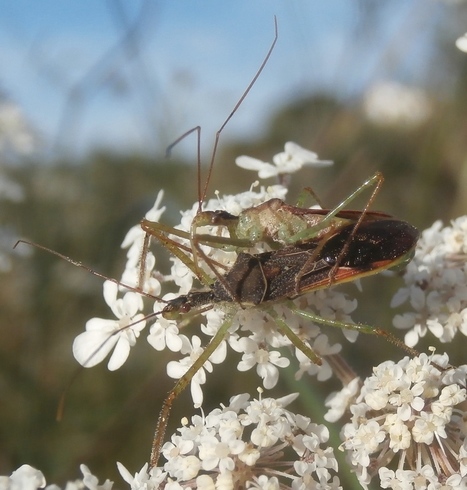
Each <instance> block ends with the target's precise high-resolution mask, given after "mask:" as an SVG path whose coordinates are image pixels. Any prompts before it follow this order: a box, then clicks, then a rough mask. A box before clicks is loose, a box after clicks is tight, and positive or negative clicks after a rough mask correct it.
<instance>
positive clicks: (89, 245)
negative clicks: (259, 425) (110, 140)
mask: <svg viewBox="0 0 467 490" xmlns="http://www.w3.org/2000/svg"><path fill="white" fill-rule="evenodd" d="M454 99H455V102H454ZM431 103H432V105H433V107H434V110H433V112H432V115H431V117H430V118H429V119H427V120H426V121H425V122H424V123H423V124H421V125H419V126H417V127H413V128H407V127H400V126H399V127H397V126H384V127H383V126H378V125H376V124H372V123H369V122H368V120H366V119H365V117H364V116H363V114H362V112H361V109H360V108H359V107H358V106H357V105H355V106H353V105H352V104H348V103H347V104H344V103H343V102H341V101H339V100H337V99H335V98H333V97H332V96H331V95H329V94H322V95H317V96H314V97H311V98H309V99H306V100H299V101H295V102H294V103H293V104H292V105H290V106H288V107H285V108H283V110H281V111H280V112H279V113H277V114H276V115H275V117H274V118H273V119H272V121H271V123H270V126H269V128H267V129H266V130H265V131H264V133H263V137H262V138H261V139H260V140H258V141H249V142H245V141H237V142H235V143H231V144H227V142H226V141H223V142H222V144H221V152H220V153H219V155H218V158H217V159H216V164H215V168H214V174H213V178H212V181H211V183H210V186H209V192H208V197H211V196H213V193H214V191H215V190H216V189H218V190H219V191H220V192H221V193H237V192H241V191H245V190H247V189H248V188H249V187H250V185H251V182H252V181H253V180H255V178H256V175H255V174H252V173H251V172H248V171H246V170H242V169H239V168H237V167H236V166H235V164H234V158H235V157H236V156H238V155H241V154H247V155H251V156H254V157H256V158H259V159H262V160H266V161H270V159H271V157H272V155H273V154H275V153H277V152H279V151H281V150H282V149H283V145H284V143H285V142H286V141H289V140H291V141H295V142H297V143H299V144H300V145H302V146H304V147H305V148H310V149H313V150H314V151H316V152H317V153H318V154H319V156H320V157H321V158H324V159H332V160H334V162H335V164H334V166H333V167H331V168H329V169H323V170H311V169H304V170H303V171H302V172H301V173H300V174H298V175H296V176H293V178H292V183H291V190H290V194H289V199H288V201H289V202H292V203H293V202H294V201H295V199H296V198H297V196H298V194H299V192H300V190H301V189H302V188H303V187H304V185H308V186H311V187H312V188H313V189H314V190H315V191H316V193H317V194H318V195H319V196H320V197H321V200H322V202H323V204H324V205H325V206H328V207H330V206H332V205H334V204H336V203H338V202H340V201H341V200H342V199H344V198H345V197H346V196H347V195H348V194H349V193H350V192H351V191H353V190H354V189H355V188H356V187H357V186H358V185H359V184H361V183H362V182H363V181H364V180H365V179H366V178H367V177H368V176H370V175H371V174H373V173H374V171H376V170H380V171H382V172H383V174H384V175H385V178H386V181H385V183H384V186H383V189H382V191H381V192H380V194H379V195H378V197H377V199H376V202H375V203H374V205H373V206H372V208H373V209H378V210H384V211H385V212H388V213H391V214H394V215H395V216H397V217H399V218H401V219H404V220H407V221H409V222H411V223H413V224H414V225H416V226H418V227H419V228H420V229H423V228H424V227H427V226H429V225H431V223H432V222H433V221H434V220H436V219H443V220H445V222H447V220H449V219H450V218H453V217H456V216H457V215H458V214H463V213H465V206H466V200H467V196H466V189H467V182H466V179H467V170H466V166H465V162H466V156H467V138H466V129H467V124H466V116H465V114H466V111H465V105H466V98H465V96H463V97H455V98H454V97H453V98H440V99H435V98H434V97H433V98H432V100H431ZM193 163H194V162H190V163H187V162H180V161H165V160H163V159H162V158H161V159H152V158H146V157H141V156H137V155H127V156H122V155H114V154H111V153H99V154H94V155H92V156H90V157H89V158H87V159H85V160H83V161H80V162H69V161H63V162H58V163H56V164H54V165H43V164H41V162H37V163H35V164H27V165H24V166H16V167H14V168H10V169H9V175H10V177H11V178H12V179H14V180H16V181H17V182H18V183H20V184H21V185H22V186H23V188H24V191H25V195H26V199H25V200H24V201H23V202H21V203H20V204H13V203H11V204H9V203H5V204H2V211H1V217H2V220H3V221H4V222H6V223H12V224H13V225H14V226H15V227H16V229H17V230H19V232H20V235H21V236H22V237H24V238H27V239H30V240H33V241H35V242H38V243H40V244H42V245H45V246H47V247H50V248H51V249H53V250H56V251H59V252H61V253H63V254H65V255H67V256H70V257H72V258H73V259H75V260H80V261H82V262H83V263H84V264H86V265H87V266H89V267H91V268H93V269H95V270H97V271H99V272H102V273H104V274H107V275H109V276H111V277H117V278H118V277H119V276H120V273H121V271H122V266H123V263H124V260H125V252H124V251H122V250H121V249H120V243H121V242H122V239H123V237H124V236H125V233H126V231H127V230H128V229H129V228H130V227H131V226H133V225H134V224H136V223H138V221H139V220H140V219H141V217H142V216H143V215H144V213H145V212H146V211H147V210H148V209H149V208H150V207H151V206H152V203H153V202H154V200H155V198H156V195H157V193H158V191H159V190H160V189H164V191H165V197H164V201H163V202H164V204H165V205H166V206H167V212H166V213H165V214H164V216H163V221H164V223H168V224H175V223H176V222H177V220H178V212H179V210H183V209H186V208H187V207H188V206H191V205H192V203H193V202H195V201H196V199H197V190H196V179H197V175H196V170H195V165H193ZM271 183H272V181H271ZM365 198H366V199H368V195H366V196H362V197H361V199H359V200H358V202H355V203H353V205H352V207H353V208H356V209H359V208H361V207H362V206H363V204H364V200H365ZM20 246H21V247H26V245H20ZM31 252H32V255H31V256H30V257H26V258H16V259H15V263H14V267H13V269H12V270H11V271H10V272H9V273H5V274H3V275H2V276H0V281H1V289H0V325H1V332H2V333H1V339H2V341H1V342H0V363H1V364H0V391H1V396H2V403H1V405H0V418H1V421H2V423H1V425H0V467H1V469H2V474H8V473H9V470H10V471H11V469H14V468H16V467H18V466H19V465H21V464H23V463H29V464H31V465H33V466H35V467H38V468H40V469H41V470H42V471H44V473H45V474H46V476H47V479H48V481H54V482H57V483H63V482H64V481H66V479H70V478H73V477H75V476H76V477H77V476H78V474H77V469H78V464H79V463H86V464H88V465H89V466H90V467H91V470H92V471H93V473H94V474H97V475H99V476H100V477H101V478H104V477H109V478H111V479H112V478H113V479H114V480H118V479H119V477H118V476H117V473H116V467H115V463H114V462H115V461H121V462H123V463H124V464H125V465H126V466H127V467H128V468H130V469H131V471H136V470H138V469H139V468H140V466H141V462H142V461H145V460H146V459H147V458H148V455H149V450H150V445H151V441H152V436H153V430H154V428H155V424H156V419H157V414H158V410H159V408H160V406H161V402H162V399H163V397H164V395H165V394H166V393H167V391H168V390H169V389H170V387H171V386H172V383H173V382H172V380H170V379H169V378H167V377H166V375H165V364H166V363H167V361H168V360H169V359H172V358H175V357H176V356H170V354H166V353H159V352H156V351H154V350H153V349H152V348H151V347H150V346H149V345H148V344H147V342H146V341H145V340H144V339H142V340H141V341H140V343H139V344H138V346H137V347H136V348H135V349H134V350H133V351H132V353H131V355H130V359H129V361H128V362H127V363H126V364H125V365H124V367H122V368H121V369H120V370H119V371H117V372H115V373H110V372H108V371H107V369H106V367H105V364H104V365H101V366H98V367H96V368H93V369H92V370H83V371H81V372H79V375H78V376H77V377H76V378H75V377H74V374H75V372H76V362H75V361H74V360H73V358H72V354H71V344H72V341H73V338H74V337H75V336H76V335H77V334H78V333H80V332H81V331H83V329H84V324H85V322H86V321H87V320H88V319H89V318H91V317H93V316H100V317H103V318H106V317H108V318H111V312H110V311H108V308H107V307H106V305H105V303H104V301H103V299H102V288H101V285H102V281H101V280H100V279H98V278H96V277H94V276H92V275H91V274H89V273H87V272H86V271H85V270H81V269H78V268H75V267H73V266H72V265H71V264H69V263H67V262H65V261H62V260H60V259H58V258H57V257H55V256H53V255H51V254H47V253H45V252H43V251H42V250H38V249H31ZM168 255H169V254H168V252H167V251H166V250H160V253H159V256H158V260H161V261H162V262H161V263H162V267H163V268H164V269H165V271H167V270H168V266H169V261H168ZM401 284H402V283H401V281H400V279H398V278H397V277H395V278H389V279H387V278H385V277H383V276H377V277H374V278H370V279H367V280H364V281H363V284H362V285H363V293H359V292H358V291H357V289H356V288H355V287H354V286H352V285H350V286H348V287H347V290H348V291H349V292H350V294H352V295H354V296H356V297H357V298H358V300H359V308H358V312H357V314H356V315H355V316H354V318H355V320H360V321H365V322H370V323H374V324H378V325H380V326H382V327H384V328H386V329H391V328H392V325H391V317H392V316H393V314H394V312H393V311H390V309H389V306H388V305H389V301H390V298H391V296H392V294H393V293H394V292H395V291H396V290H397V288H398V287H399V286H401ZM194 331H195V329H193V330H192V333H194ZM398 335H400V336H402V334H401V333H400V332H399V333H398ZM143 337H144V335H143ZM336 338H337V339H339V340H342V335H341V333H340V332H337V337H336ZM343 342H344V343H345V341H343ZM429 343H430V342H428V344H429ZM458 344H461V343H458ZM422 347H423V346H422ZM425 347H426V345H425ZM450 348H451V349H452V348H455V347H453V346H450ZM457 348H458V349H459V350H458V352H457V355H458V356H461V355H462V345H459V346H458V347H457ZM450 352H451V353H452V350H451V351H450ZM346 354H347V355H348V358H349V361H355V362H356V366H354V369H356V370H357V371H359V372H361V374H362V375H365V374H368V373H369V369H371V366H372V363H378V362H380V361H382V360H383V359H386V358H396V359H398V358H400V357H401V356H403V355H404V353H403V352H399V351H397V350H395V349H394V348H393V347H392V346H389V345H388V344H386V343H385V342H384V340H382V339H380V338H374V337H370V336H367V337H366V338H363V336H360V338H359V339H358V341H357V343H356V344H354V345H348V344H346ZM229 355H230V356H231V357H230V359H232V358H234V356H232V353H231V352H230V353H229ZM453 355H454V358H456V356H455V353H454V354H453ZM459 358H461V357H459ZM232 362H233V361H232ZM231 366H233V364H231ZM215 371H216V372H215V373H214V375H212V376H209V378H208V383H207V385H206V393H207V394H206V400H207V401H206V405H205V407H204V410H205V411H208V410H209V409H211V408H212V407H213V406H214V405H218V404H219V402H224V403H225V402H227V401H228V399H229V397H230V396H231V395H233V394H235V393H238V392H245V391H250V393H252V395H255V394H256V391H255V390H256V386H258V385H259V384H260V381H259V380H258V379H257V377H256V375H255V374H252V373H239V374H238V375H237V374H236V375H235V376H232V367H230V368H229V367H228V366H222V367H220V368H219V367H216V369H215ZM292 378H293V376H291V375H290V376H284V377H283V378H282V380H281V383H282V386H278V387H277V389H276V390H274V392H275V393H276V394H280V393H282V394H283V393H285V392H286V390H293V391H296V390H299V391H302V392H303V393H304V394H307V393H308V399H306V397H305V399H304V401H302V404H305V403H306V404H307V405H306V406H305V405H302V406H301V407H300V408H299V410H300V411H301V412H302V413H306V414H309V415H311V414H312V413H313V416H315V417H316V418H317V422H320V421H321V420H320V419H319V417H320V416H321V415H320V414H319V410H318V411H317V412H316V414H315V412H313V410H314V408H313V407H312V406H311V404H312V403H314V402H317V401H319V400H322V399H324V397H325V396H326V395H325V393H327V392H328V391H329V389H330V387H331V386H332V387H333V388H334V389H337V388H338V386H337V385H336V384H330V383H328V384H322V383H318V382H317V381H316V379H310V378H306V379H303V380H302V383H301V384H298V383H296V382H295V381H294V380H293V379H292ZM226 379H228V380H229V381H228V383H226V382H225V380H226ZM71 380H73V383H72V385H71V386H69V385H70V381H71ZM67 387H69V388H70V389H69V390H68V392H67V397H66V408H65V415H64V420H63V421H62V422H61V423H57V422H55V413H56V407H57V404H58V401H59V398H60V396H61V394H62V391H63V389H65V388H67ZM321 390H324V391H322V392H321ZM182 398H183V399H184V400H186V401H187V403H184V402H183V401H178V402H176V404H175V409H174V414H173V417H172V420H171V427H172V428H173V427H176V426H177V425H178V424H179V420H180V418H181V417H182V416H183V415H190V414H186V412H184V411H183V410H182V409H183V406H184V405H185V406H186V405H187V404H188V402H189V394H187V393H185V394H184V395H183V397H182ZM308 404H309V405H308ZM317 405H318V406H319V403H317ZM169 433H170V432H169ZM347 488H348V487H347Z"/></svg>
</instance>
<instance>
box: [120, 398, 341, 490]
mask: <svg viewBox="0 0 467 490" xmlns="http://www.w3.org/2000/svg"><path fill="white" fill-rule="evenodd" d="M296 397H297V395H289V396H287V397H284V398H281V399H277V400H276V399H273V398H263V399H261V398H260V399H259V400H249V395H247V394H244V395H237V396H235V397H232V398H231V400H230V404H229V405H228V406H222V408H219V409H215V410H213V411H212V412H211V413H209V414H208V415H207V416H205V417H201V416H199V415H197V416H194V417H193V418H192V424H191V425H188V424H185V425H184V426H183V427H181V428H180V429H178V434H177V435H173V436H172V439H171V442H167V443H166V444H165V445H164V447H163V450H162V453H163V455H164V457H165V458H166V459H167V463H166V464H165V465H164V468H163V469H162V468H153V470H151V472H150V473H148V472H147V466H145V467H143V469H142V470H141V471H140V472H138V473H137V474H136V475H135V476H134V477H132V476H131V475H130V473H129V472H128V471H127V470H126V469H125V468H124V467H123V466H122V465H121V464H119V470H120V473H121V474H122V476H123V477H124V478H125V480H126V481H127V482H128V483H129V484H130V485H131V488H132V490H137V489H142V488H144V489H147V490H152V489H157V488H161V489H165V490H181V489H186V488H197V489H201V490H202V489H204V490H211V489H214V488H216V489H219V490H224V489H225V490H228V489H233V488H251V489H255V488H256V489H268V490H279V489H282V488H291V489H293V490H306V489H311V488H322V489H328V490H334V489H336V490H337V489H339V488H341V487H340V484H339V479H338V477H337V476H336V475H335V473H336V472H337V461H336V459H335V458H334V453H333V450H332V448H330V447H327V446H325V447H322V446H323V445H324V444H326V443H327V441H328V438H329V433H328V430H327V428H326V427H325V426H323V425H317V424H313V423H311V421H310V419H309V418H308V417H304V416H302V415H295V414H293V413H292V412H290V411H288V410H286V409H285V408H284V407H285V406H286V405H288V404H289V403H291V402H292V401H293V400H294V399H295V398H296Z"/></svg>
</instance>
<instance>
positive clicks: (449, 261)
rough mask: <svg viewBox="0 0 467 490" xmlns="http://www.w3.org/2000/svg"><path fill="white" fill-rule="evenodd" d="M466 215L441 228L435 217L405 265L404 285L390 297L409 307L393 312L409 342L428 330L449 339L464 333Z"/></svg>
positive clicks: (466, 312)
mask: <svg viewBox="0 0 467 490" xmlns="http://www.w3.org/2000/svg"><path fill="white" fill-rule="evenodd" d="M466 259H467V216H462V217H460V218H457V219H456V220H454V221H452V223H451V226H446V227H444V228H443V225H442V223H441V221H436V222H435V223H434V224H433V226H431V228H428V229H427V230H425V231H424V232H423V233H422V235H421V237H420V239H419V241H418V244H417V247H416V250H415V257H414V258H413V260H412V262H410V263H409V264H408V266H407V269H406V272H405V275H404V280H405V284H406V287H404V288H402V289H400V290H399V291H398V292H397V293H396V295H395V296H394V298H393V299H392V302H391V306H392V307H397V306H400V305H402V304H404V303H405V302H407V301H409V303H410V306H411V308H412V311H410V312H406V313H404V314H402V315H396V316H395V318H394V321H393V324H394V326H395V327H396V328H400V329H405V330H409V331H408V332H407V334H406V335H405V343H406V344H407V345H409V346H411V347H412V346H414V345H416V344H417V342H418V340H419V339H420V338H422V337H424V336H425V335H426V334H427V332H428V331H430V332H431V333H432V334H433V335H434V336H435V337H437V338H438V339H439V340H440V341H441V342H450V341H451V340H452V339H453V338H454V336H455V335H456V333H457V332H458V331H459V332H461V333H462V334H463V335H467V263H466Z"/></svg>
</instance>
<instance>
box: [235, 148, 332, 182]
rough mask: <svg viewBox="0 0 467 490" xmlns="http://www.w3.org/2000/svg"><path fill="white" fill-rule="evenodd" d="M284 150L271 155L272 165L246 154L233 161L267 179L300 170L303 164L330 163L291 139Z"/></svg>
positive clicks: (316, 165)
mask: <svg viewBox="0 0 467 490" xmlns="http://www.w3.org/2000/svg"><path fill="white" fill-rule="evenodd" d="M284 150H285V151H283V152H281V153H278V154H277V155H274V156H273V158H272V161H273V162H274V165H271V164H270V163H267V162H263V161H261V160H258V159H257V158H252V157H248V156H240V157H237V158H236V159H235V163H236V164H237V165H238V166H239V167H241V168H245V169H247V170H255V171H257V172H258V176H259V178H260V179H268V178H269V177H274V176H276V175H280V174H291V173H294V172H297V171H298V170H300V169H301V168H302V167H303V166H304V165H312V166H314V167H327V166H329V165H332V162H331V161H329V160H319V159H318V155H317V154H316V153H315V152H313V151H310V150H305V148H302V147H301V146H299V145H297V144H296V143H293V142H291V141H289V142H287V143H286V144H285V148H284Z"/></svg>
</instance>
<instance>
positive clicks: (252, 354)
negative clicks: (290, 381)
mask: <svg viewBox="0 0 467 490" xmlns="http://www.w3.org/2000/svg"><path fill="white" fill-rule="evenodd" d="M239 344H240V345H241V346H242V351H243V352H244V354H243V356H242V360H241V361H240V362H239V363H238V366H237V369H238V370H239V371H248V370H249V369H251V368H252V367H254V366H255V365H256V372H257V373H258V375H259V376H260V377H261V378H262V380H263V385H264V387H265V388H266V389H268V390H269V389H271V388H274V386H276V384H277V380H278V378H279V371H278V369H277V368H276V366H279V367H281V368H285V367H287V366H289V364H290V361H289V359H287V358H286V357H281V355H280V353H279V352H277V351H267V350H265V349H263V348H261V347H259V346H258V344H257V343H256V342H255V341H253V340H252V339H251V338H246V337H244V338H242V339H240V340H239Z"/></svg>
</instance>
